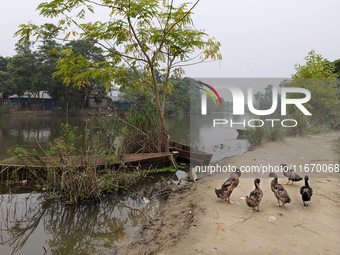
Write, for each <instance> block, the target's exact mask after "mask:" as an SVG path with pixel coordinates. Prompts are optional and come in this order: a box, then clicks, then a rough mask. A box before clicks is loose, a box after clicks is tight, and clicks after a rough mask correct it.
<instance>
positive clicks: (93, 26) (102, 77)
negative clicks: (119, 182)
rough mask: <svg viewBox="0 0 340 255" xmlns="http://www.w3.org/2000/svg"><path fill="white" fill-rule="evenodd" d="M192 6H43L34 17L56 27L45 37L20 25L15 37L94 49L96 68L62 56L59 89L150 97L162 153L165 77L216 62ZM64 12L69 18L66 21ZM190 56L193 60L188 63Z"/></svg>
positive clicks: (66, 1) (70, 0) (214, 47)
mask: <svg viewBox="0 0 340 255" xmlns="http://www.w3.org/2000/svg"><path fill="white" fill-rule="evenodd" d="M197 3H198V1H197V2H195V3H194V4H193V5H191V6H190V4H189V3H182V4H180V5H178V6H174V4H173V2H167V1H160V0H148V1H121V0H119V1H113V2H111V1H110V2H109V3H108V2H107V1H98V2H97V4H91V3H90V4H89V3H88V2H86V1H85V2H84V1H82V0H76V1H74V0H62V1H52V2H49V3H48V2H44V3H41V4H40V5H39V6H38V8H37V9H38V11H40V15H42V16H44V17H47V18H58V19H59V22H58V25H55V26H50V27H48V28H49V29H48V32H47V33H46V31H45V30H44V29H45V28H46V26H37V25H34V24H33V23H28V24H22V25H21V26H20V30H19V31H18V32H17V33H16V35H17V36H20V40H19V42H20V43H22V42H27V41H29V40H30V38H31V37H32V36H36V37H37V39H40V38H43V37H44V36H46V34H48V35H49V36H50V37H57V36H58V33H59V32H60V31H63V32H64V33H66V36H65V38H64V40H71V41H72V40H76V38H78V37H80V39H82V40H85V41H89V42H92V44H93V45H97V46H100V47H101V49H102V50H103V53H104V55H105V56H106V59H105V61H102V62H100V63H95V62H92V61H91V62H90V61H87V60H86V59H85V58H84V57H83V56H82V55H80V54H77V53H74V52H73V51H72V50H64V51H63V52H62V58H61V59H60V60H59V61H58V69H59V71H58V72H57V74H58V75H60V77H61V78H62V79H63V81H64V83H66V84H72V85H73V86H75V87H78V88H79V87H82V86H84V85H86V84H87V83H88V81H89V80H90V79H94V80H96V81H101V82H102V83H103V84H104V85H105V86H106V88H107V89H108V88H109V87H110V86H111V84H112V83H115V84H120V85H122V89H124V88H126V87H128V88H130V89H132V90H138V91H140V92H141V93H146V92H148V93H150V94H151V95H152V101H154V103H155V104H154V105H155V108H156V109H157V114H158V118H159V132H160V133H159V137H160V141H161V143H162V146H164V147H165V151H168V143H167V129H166V127H165V123H164V113H165V99H166V97H167V95H169V94H171V91H172V90H173V85H172V84H171V81H170V77H171V76H172V75H175V76H177V77H180V76H181V75H182V74H183V73H184V69H183V68H182V66H184V65H193V64H198V63H201V62H203V61H206V60H209V59H211V60H218V59H221V54H220V53H219V48H220V43H219V42H217V41H215V40H214V38H208V39H206V37H207V34H206V33H204V32H203V31H202V30H198V29H196V28H195V27H194V25H193V20H192V15H193V12H192V10H193V9H194V7H195V6H196V4H197ZM98 6H100V7H101V8H106V9H107V10H108V12H107V13H108V17H107V19H105V18H103V17H101V20H97V21H96V22H88V19H87V16H88V15H92V14H93V13H96V11H97V9H96V8H97V7H98ZM189 6H190V7H189ZM70 12H71V13H72V15H68V14H69V13H70ZM112 16H114V17H115V19H111V17H112ZM92 17H93V15H92ZM92 19H93V18H92ZM106 20H107V21H106ZM193 53H195V54H197V53H198V56H195V57H194V58H190V57H189V56H190V55H191V54H193Z"/></svg>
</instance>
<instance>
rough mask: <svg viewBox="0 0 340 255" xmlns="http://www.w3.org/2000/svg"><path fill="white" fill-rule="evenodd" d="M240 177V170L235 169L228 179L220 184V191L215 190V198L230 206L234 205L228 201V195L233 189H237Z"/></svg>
mask: <svg viewBox="0 0 340 255" xmlns="http://www.w3.org/2000/svg"><path fill="white" fill-rule="evenodd" d="M240 176H241V171H240V169H238V168H236V171H235V172H232V173H231V175H230V178H229V179H228V180H226V181H225V182H224V183H223V184H222V187H221V188H220V189H216V188H215V193H216V195H217V197H218V198H221V199H224V200H226V201H228V202H229V203H231V204H234V201H232V200H230V195H231V193H232V192H233V190H234V188H236V187H237V185H238V183H239V178H240Z"/></svg>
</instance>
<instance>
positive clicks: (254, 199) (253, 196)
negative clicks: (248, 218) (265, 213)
mask: <svg viewBox="0 0 340 255" xmlns="http://www.w3.org/2000/svg"><path fill="white" fill-rule="evenodd" d="M254 185H255V189H254V190H253V191H252V192H250V195H249V197H248V196H246V203H247V205H248V206H249V207H253V210H255V207H257V211H258V212H260V202H261V200H262V197H263V192H262V190H261V188H260V179H259V178H256V179H255V180H254Z"/></svg>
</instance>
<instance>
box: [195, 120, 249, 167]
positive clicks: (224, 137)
mask: <svg viewBox="0 0 340 255" xmlns="http://www.w3.org/2000/svg"><path fill="white" fill-rule="evenodd" d="M252 118H253V115H252V114H246V115H244V116H237V115H232V114H231V113H210V114H208V115H204V116H202V115H192V116H190V146H191V147H193V148H196V149H199V150H203V151H205V152H208V153H212V154H213V157H212V159H211V162H215V161H218V160H220V159H223V158H225V157H230V156H234V155H239V154H243V153H244V152H246V151H247V147H248V142H247V140H245V139H238V132H237V130H236V128H244V126H243V124H235V123H244V122H247V121H248V120H249V119H252ZM214 119H222V120H227V121H228V124H225V125H216V126H215V127H214V126H213V121H214ZM231 120H232V121H233V123H234V124H233V125H232V128H231V127H230V122H231Z"/></svg>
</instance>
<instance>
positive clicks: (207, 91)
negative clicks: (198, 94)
mask: <svg viewBox="0 0 340 255" xmlns="http://www.w3.org/2000/svg"><path fill="white" fill-rule="evenodd" d="M197 83H198V84H201V85H203V86H206V87H207V88H209V89H210V90H211V91H212V92H214V93H215V95H216V96H217V98H218V100H219V101H220V104H221V105H222V101H221V98H220V95H219V94H218V93H217V91H216V90H215V89H214V88H213V87H211V86H210V85H208V84H206V83H203V82H200V81H198V82H197ZM199 89H200V90H203V91H204V92H206V93H207V94H208V95H209V96H210V97H211V98H212V100H214V103H215V105H217V103H216V100H215V98H214V96H213V94H211V92H210V91H209V90H206V89H203V88H199Z"/></svg>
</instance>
